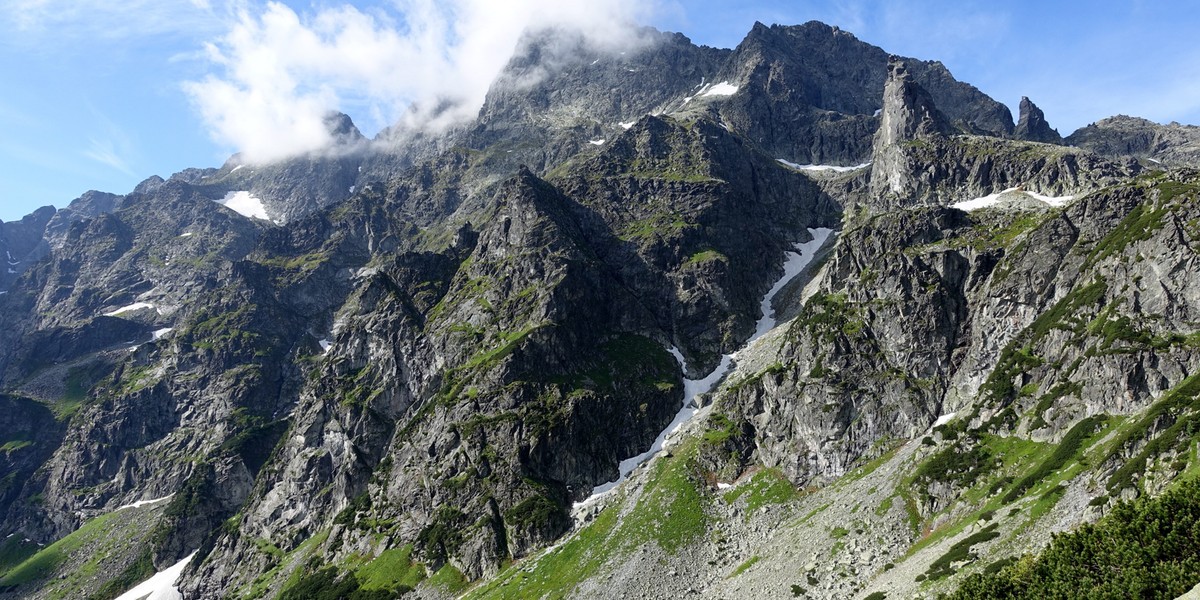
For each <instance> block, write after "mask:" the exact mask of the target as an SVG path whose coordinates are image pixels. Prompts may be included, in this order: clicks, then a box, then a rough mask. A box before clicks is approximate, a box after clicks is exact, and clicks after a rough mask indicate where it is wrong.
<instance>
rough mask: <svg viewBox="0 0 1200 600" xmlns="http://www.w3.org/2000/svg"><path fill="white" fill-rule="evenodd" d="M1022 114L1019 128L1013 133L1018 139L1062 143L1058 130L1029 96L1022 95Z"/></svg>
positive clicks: (1018, 121) (1018, 124)
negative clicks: (1052, 126) (1048, 121)
mask: <svg viewBox="0 0 1200 600" xmlns="http://www.w3.org/2000/svg"><path fill="white" fill-rule="evenodd" d="M1020 114H1021V116H1020V118H1019V119H1018V120H1017V128H1016V129H1015V130H1013V135H1014V136H1015V137H1017V139H1022V140H1029V141H1031V142H1046V143H1048V144H1061V143H1062V136H1061V135H1059V134H1058V131H1057V130H1055V129H1052V128H1051V127H1050V124H1049V123H1047V122H1046V115H1045V113H1043V112H1042V109H1040V108H1038V107H1037V105H1036V104H1034V103H1033V102H1032V101H1030V100H1029V97H1028V96H1021V106H1020Z"/></svg>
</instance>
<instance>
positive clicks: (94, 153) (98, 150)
mask: <svg viewBox="0 0 1200 600" xmlns="http://www.w3.org/2000/svg"><path fill="white" fill-rule="evenodd" d="M88 143H89V145H88V148H87V150H84V151H83V155H84V156H86V157H88V158H90V159H92V160H94V161H96V162H99V163H101V164H104V165H108V166H110V167H112V168H114V169H116V170H118V171H120V172H122V173H124V174H126V175H128V176H130V177H136V175H137V174H136V173H134V172H133V169H132V168H130V167H129V162H128V161H127V160H126V159H125V157H124V156H122V154H123V152H121V151H119V150H118V149H117V144H116V143H115V142H114V141H113V140H98V139H96V138H88Z"/></svg>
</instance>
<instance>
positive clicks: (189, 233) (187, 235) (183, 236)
mask: <svg viewBox="0 0 1200 600" xmlns="http://www.w3.org/2000/svg"><path fill="white" fill-rule="evenodd" d="M193 235H196V233H195V232H193V231H188V232H185V233H181V234H179V237H181V238H185V237H192V236H193Z"/></svg>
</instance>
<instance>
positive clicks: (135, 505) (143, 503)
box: [113, 494, 175, 512]
mask: <svg viewBox="0 0 1200 600" xmlns="http://www.w3.org/2000/svg"><path fill="white" fill-rule="evenodd" d="M174 495H175V494H167V495H166V496H163V497H162V498H154V499H152V500H138V501H137V502H131V503H129V504H124V505H122V506H118V507H117V510H125V509H127V508H139V507H142V506H146V505H148V504H158V503H159V502H162V501H163V500H170V499H171V496H174ZM113 512H116V511H113Z"/></svg>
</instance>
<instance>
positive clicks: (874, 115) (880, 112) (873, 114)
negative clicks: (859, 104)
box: [871, 108, 883, 117]
mask: <svg viewBox="0 0 1200 600" xmlns="http://www.w3.org/2000/svg"><path fill="white" fill-rule="evenodd" d="M881 114H883V109H882V108H877V109H875V112H874V113H872V114H871V116H872V117H878V116H879V115H881Z"/></svg>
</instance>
